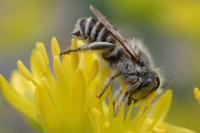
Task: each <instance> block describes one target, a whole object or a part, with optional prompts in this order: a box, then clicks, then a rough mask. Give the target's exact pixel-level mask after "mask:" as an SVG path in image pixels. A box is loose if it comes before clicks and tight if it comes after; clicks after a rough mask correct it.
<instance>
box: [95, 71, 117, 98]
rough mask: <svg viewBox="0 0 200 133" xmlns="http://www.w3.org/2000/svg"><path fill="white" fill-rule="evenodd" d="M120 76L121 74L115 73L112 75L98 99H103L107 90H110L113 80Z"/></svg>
mask: <svg viewBox="0 0 200 133" xmlns="http://www.w3.org/2000/svg"><path fill="white" fill-rule="evenodd" d="M119 75H120V73H119V72H118V73H117V72H113V73H112V74H111V77H110V78H109V79H108V81H107V82H106V84H105V85H104V87H103V89H102V90H101V92H100V93H99V95H98V96H97V98H101V97H102V95H103V94H104V93H105V92H106V90H107V89H108V87H109V86H110V85H111V84H112V82H113V80H114V79H115V78H116V77H118V76H119Z"/></svg>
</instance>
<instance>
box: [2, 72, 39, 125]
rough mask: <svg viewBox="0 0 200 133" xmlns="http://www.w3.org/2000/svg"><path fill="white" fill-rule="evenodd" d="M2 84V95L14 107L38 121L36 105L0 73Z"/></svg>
mask: <svg viewBox="0 0 200 133" xmlns="http://www.w3.org/2000/svg"><path fill="white" fill-rule="evenodd" d="M0 86H1V91H2V95H3V96H4V98H5V99H6V100H7V101H8V102H9V103H10V104H11V105H12V106H13V107H14V108H16V109H17V110H18V111H19V112H21V113H22V114H23V115H25V116H26V117H28V118H30V119H31V120H33V121H35V122H36V123H38V120H37V111H36V108H35V106H34V105H33V104H32V103H31V102H29V101H28V100H27V99H25V97H23V96H20V95H19V94H18V93H16V92H15V91H14V90H13V89H12V88H11V86H10V85H9V83H8V82H7V81H6V79H5V78H4V77H3V76H2V75H0Z"/></svg>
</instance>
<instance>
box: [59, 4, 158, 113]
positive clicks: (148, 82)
mask: <svg viewBox="0 0 200 133" xmlns="http://www.w3.org/2000/svg"><path fill="white" fill-rule="evenodd" d="M90 9H91V11H92V12H93V14H94V15H95V17H96V18H97V19H95V18H93V17H88V18H80V19H78V21H77V23H76V24H75V28H74V30H73V32H72V35H73V36H76V37H78V38H81V39H84V40H88V41H89V44H85V45H83V46H80V47H78V48H74V49H68V50H66V51H64V52H62V53H61V55H63V54H69V53H70V52H80V51H85V50H91V51H96V50H101V57H102V58H103V59H104V60H105V61H106V62H108V65H109V67H110V68H111V70H112V74H111V77H110V78H109V80H108V81H107V82H106V83H105V86H104V87H103V89H102V91H101V93H100V94H99V95H98V98H100V97H101V96H102V95H103V94H104V92H105V91H106V90H107V88H108V87H109V86H110V85H111V84H112V82H113V81H114V79H115V78H117V77H120V79H121V80H123V81H124V82H125V83H126V84H127V88H126V89H125V92H122V91H121V93H120V94H119V97H118V98H117V100H116V102H115V115H117V112H118V109H119V107H120V105H121V103H122V102H123V101H124V100H125V99H126V98H128V104H131V102H132V101H137V100H140V99H143V98H145V97H147V96H148V95H149V94H150V93H152V92H153V91H155V90H157V89H158V88H159V86H160V84H161V83H160V76H159V74H158V72H157V69H156V68H155V66H154V64H153V62H152V59H151V57H150V54H149V53H148V51H147V50H146V49H145V48H144V47H143V45H142V43H141V42H140V41H138V40H136V39H132V40H128V39H127V38H126V37H124V36H123V35H122V34H121V33H120V32H119V31H118V30H116V29H115V28H114V27H113V25H112V24H111V23H110V22H109V21H108V20H107V19H106V18H105V17H104V16H103V15H102V14H101V13H100V12H99V11H98V10H97V9H96V8H94V7H93V6H92V5H91V6H90Z"/></svg>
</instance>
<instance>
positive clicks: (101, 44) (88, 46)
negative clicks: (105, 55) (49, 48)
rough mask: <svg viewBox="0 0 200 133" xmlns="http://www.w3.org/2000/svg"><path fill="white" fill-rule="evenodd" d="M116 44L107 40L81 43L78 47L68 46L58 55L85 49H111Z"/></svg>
mask: <svg viewBox="0 0 200 133" xmlns="http://www.w3.org/2000/svg"><path fill="white" fill-rule="evenodd" d="M115 47H116V45H115V44H113V43H109V42H93V43H90V44H85V45H82V46H80V47H78V48H70V49H67V50H66V51H64V52H62V53H60V55H64V54H69V53H71V52H79V51H86V50H104V49H111V48H115Z"/></svg>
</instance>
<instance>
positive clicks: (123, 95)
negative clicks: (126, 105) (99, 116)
mask: <svg viewBox="0 0 200 133" xmlns="http://www.w3.org/2000/svg"><path fill="white" fill-rule="evenodd" d="M128 94H129V93H128V91H125V92H123V91H122V90H120V93H119V96H118V97H117V100H116V102H115V103H114V116H115V117H116V116H117V115H118V114H119V109H120V106H121V104H122V102H124V100H125V99H126V97H127V96H128Z"/></svg>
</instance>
